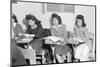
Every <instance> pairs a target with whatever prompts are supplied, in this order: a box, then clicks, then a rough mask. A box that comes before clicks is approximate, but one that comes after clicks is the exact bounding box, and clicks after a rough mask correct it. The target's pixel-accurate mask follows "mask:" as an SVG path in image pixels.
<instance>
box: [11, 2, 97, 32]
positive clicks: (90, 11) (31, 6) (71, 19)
mask: <svg viewBox="0 0 100 67" xmlns="http://www.w3.org/2000/svg"><path fill="white" fill-rule="evenodd" d="M45 7H46V5H45ZM12 11H13V13H15V15H16V16H17V19H18V21H19V23H20V24H21V25H22V27H23V29H26V28H25V26H24V25H23V23H22V20H23V18H24V17H25V15H27V14H29V13H31V14H33V15H34V16H36V18H38V19H39V20H41V22H42V26H43V27H44V28H50V21H49V19H50V17H51V14H52V13H57V14H58V15H60V16H61V19H62V22H63V24H65V25H66V29H67V30H70V31H72V30H73V26H74V24H75V17H76V15H77V14H82V15H84V18H85V23H86V24H87V28H88V30H89V32H92V33H94V30H95V7H90V6H77V5H75V13H70V12H68V13H67V12H66V13H62V12H47V11H46V9H45V13H42V5H41V3H27V2H18V3H17V4H13V5H12Z"/></svg>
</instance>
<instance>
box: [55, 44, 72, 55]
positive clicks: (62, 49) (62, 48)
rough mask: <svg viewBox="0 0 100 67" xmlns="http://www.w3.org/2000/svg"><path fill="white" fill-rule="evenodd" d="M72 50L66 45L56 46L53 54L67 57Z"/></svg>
mask: <svg viewBox="0 0 100 67" xmlns="http://www.w3.org/2000/svg"><path fill="white" fill-rule="evenodd" d="M71 51H72V49H71V48H70V47H69V46H68V45H57V46H56V47H55V53H56V54H59V55H67V53H68V52H71Z"/></svg>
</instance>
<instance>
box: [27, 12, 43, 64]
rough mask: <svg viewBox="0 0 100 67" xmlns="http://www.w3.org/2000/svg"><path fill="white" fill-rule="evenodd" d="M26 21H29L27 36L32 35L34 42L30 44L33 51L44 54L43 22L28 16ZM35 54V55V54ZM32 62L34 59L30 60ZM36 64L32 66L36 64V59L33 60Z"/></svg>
mask: <svg viewBox="0 0 100 67" xmlns="http://www.w3.org/2000/svg"><path fill="white" fill-rule="evenodd" d="M26 20H27V21H28V27H27V30H26V34H25V35H26V36H29V35H32V36H33V40H32V42H31V43H30V45H31V46H32V49H33V50H34V51H35V52H36V53H38V54H41V52H42V42H43V41H42V38H43V28H42V25H41V22H40V21H39V20H38V19H37V18H36V17H35V16H34V15H31V14H29V15H26ZM34 54H35V53H34ZM30 60H32V59H30ZM33 60H34V62H33V63H32V64H36V58H35V56H34V58H33Z"/></svg>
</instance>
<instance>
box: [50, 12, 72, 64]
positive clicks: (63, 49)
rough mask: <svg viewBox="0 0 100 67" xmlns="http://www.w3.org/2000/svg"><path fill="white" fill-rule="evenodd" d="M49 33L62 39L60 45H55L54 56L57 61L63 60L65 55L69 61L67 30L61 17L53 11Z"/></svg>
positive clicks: (61, 61)
mask: <svg viewBox="0 0 100 67" xmlns="http://www.w3.org/2000/svg"><path fill="white" fill-rule="evenodd" d="M51 34H52V36H56V37H58V38H60V39H61V40H62V43H61V44H60V45H57V46H56V47H55V53H56V58H57V60H58V62H59V63H63V62H64V58H65V56H67V57H68V59H67V60H68V62H70V60H71V59H70V51H71V49H70V47H69V46H67V45H66V44H67V41H68V38H67V32H66V27H65V25H64V24H62V21H61V17H60V16H59V15H57V14H55V13H53V14H52V16H51Z"/></svg>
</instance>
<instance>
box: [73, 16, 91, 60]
mask: <svg viewBox="0 0 100 67" xmlns="http://www.w3.org/2000/svg"><path fill="white" fill-rule="evenodd" d="M73 31H74V37H75V39H77V40H78V41H79V42H80V43H82V44H80V45H79V46H78V47H77V48H76V53H75V58H77V59H80V61H88V60H89V58H88V57H89V56H88V55H89V51H90V49H91V44H90V41H89V35H88V30H87V28H86V24H85V21H84V16H83V15H77V16H76V22H75V26H74V29H73Z"/></svg>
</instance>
